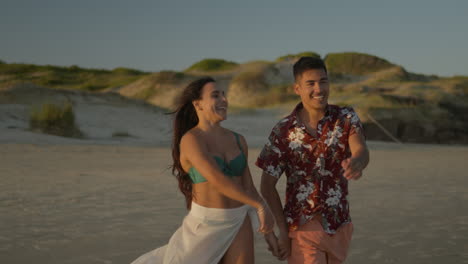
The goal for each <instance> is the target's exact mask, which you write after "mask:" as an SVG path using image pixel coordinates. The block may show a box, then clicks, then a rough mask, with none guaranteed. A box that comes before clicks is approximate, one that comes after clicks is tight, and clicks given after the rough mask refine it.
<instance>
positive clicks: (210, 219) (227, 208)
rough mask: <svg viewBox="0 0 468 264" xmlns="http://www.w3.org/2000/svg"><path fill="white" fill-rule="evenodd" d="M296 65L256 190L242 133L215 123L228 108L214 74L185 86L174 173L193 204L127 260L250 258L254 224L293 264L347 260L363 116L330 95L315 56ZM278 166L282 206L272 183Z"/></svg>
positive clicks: (361, 161) (210, 262)
mask: <svg viewBox="0 0 468 264" xmlns="http://www.w3.org/2000/svg"><path fill="white" fill-rule="evenodd" d="M293 74H294V78H295V83H294V91H295V93H296V94H298V95H299V96H300V98H301V102H300V103H299V104H298V105H297V106H296V107H295V109H294V110H293V111H292V113H291V114H290V115H288V116H287V117H285V118H284V119H282V120H280V121H279V122H278V123H277V124H276V125H275V126H274V127H273V129H272V131H271V133H270V136H269V138H268V141H267V143H266V144H265V146H264V147H263V149H262V151H261V153H260V155H259V157H258V158H257V161H256V165H257V166H258V167H259V168H261V169H262V170H263V174H262V179H261V186H260V190H261V191H260V193H261V195H260V194H259V192H258V191H257V189H256V188H255V186H254V184H253V181H252V176H251V174H250V170H249V167H248V164H247V159H248V147H247V143H246V140H245V139H244V137H243V136H241V135H239V134H237V133H236V132H233V131H230V130H228V129H226V128H223V127H222V126H221V125H220V123H221V122H222V121H223V120H225V119H226V117H227V107H228V102H227V100H226V97H225V94H224V91H223V90H221V89H219V88H217V86H216V82H215V80H214V79H212V78H210V77H205V78H201V79H198V80H195V81H193V82H192V83H190V84H189V85H188V86H187V87H186V88H185V90H184V91H183V94H182V95H181V97H180V101H179V104H178V108H177V109H176V111H175V112H174V114H175V119H174V127H173V145H172V156H173V162H174V163H173V170H172V172H173V174H174V175H175V176H176V177H177V179H178V182H179V189H180V190H181V192H182V193H183V194H184V196H185V198H186V202H187V204H186V205H187V208H188V209H189V213H188V215H187V216H186V217H185V218H184V220H183V223H182V226H181V227H180V228H179V229H178V230H177V231H176V232H175V233H174V234H173V236H172V237H171V239H170V240H169V243H168V244H167V245H165V246H163V247H160V248H158V249H155V250H153V251H150V252H148V253H146V254H144V255H142V256H141V257H139V258H138V259H137V260H135V261H134V262H133V264H149V263H164V264H166V263H174V264H175V263H193V264H198V263H200V264H215V263H224V264H231V263H254V244H253V243H254V242H253V241H254V239H253V236H254V232H255V231H258V232H261V233H263V234H264V236H265V240H266V242H267V243H268V248H269V250H270V251H271V252H272V254H273V255H274V256H275V257H277V258H278V259H279V260H287V261H288V263H290V264H291V263H294V264H295V263H328V264H330V263H343V262H344V261H345V259H346V256H347V252H348V248H349V245H350V241H351V236H352V232H353V224H352V222H351V217H350V214H349V202H348V200H347V195H348V181H349V180H357V179H359V178H360V177H361V176H362V171H363V169H364V168H365V167H366V166H367V164H368V162H369V152H368V149H367V146H366V143H365V138H364V135H363V129H362V125H361V123H360V120H359V117H358V116H357V114H356V113H355V112H354V110H353V109H352V108H350V107H339V106H335V105H331V104H328V95H329V80H328V74H327V69H326V66H325V64H324V62H323V61H322V60H321V59H319V58H313V57H302V58H300V59H299V60H298V61H297V62H296V63H295V64H294V66H293ZM283 173H285V174H286V177H287V186H286V197H285V199H284V201H285V202H284V206H283V204H282V202H281V200H282V199H281V198H280V195H279V194H278V191H277V189H276V184H277V181H278V179H279V178H280V176H281V175H282V174H283ZM262 197H263V198H262ZM275 225H276V227H277V228H276V230H277V231H278V232H277V233H275V232H274V228H275Z"/></svg>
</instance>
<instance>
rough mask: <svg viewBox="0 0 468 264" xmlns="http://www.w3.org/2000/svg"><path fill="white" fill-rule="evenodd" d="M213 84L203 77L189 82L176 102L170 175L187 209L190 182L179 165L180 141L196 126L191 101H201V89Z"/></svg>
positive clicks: (211, 80)
mask: <svg viewBox="0 0 468 264" xmlns="http://www.w3.org/2000/svg"><path fill="white" fill-rule="evenodd" d="M211 82H215V80H214V79H213V78H211V77H203V78H201V79H197V80H195V81H193V82H191V83H190V84H189V85H188V86H187V87H185V89H184V91H183V92H182V94H181V95H180V97H179V98H178V101H177V107H176V110H175V111H174V112H173V113H172V114H175V118H174V124H173V137H172V160H173V162H174V163H173V165H172V174H173V175H174V176H175V177H176V178H177V180H178V181H179V189H180V191H181V192H182V194H183V195H184V196H185V201H186V204H187V208H188V209H190V205H191V204H192V180H191V179H190V177H189V175H188V174H187V173H186V172H185V171H184V169H183V168H182V165H181V163H180V140H181V139H182V136H183V135H184V134H185V133H187V131H189V130H190V129H192V128H193V127H195V126H196V125H197V124H198V116H197V112H196V111H195V107H194V106H193V101H196V100H199V99H201V94H202V90H203V87H204V86H205V85H206V84H207V83H211Z"/></svg>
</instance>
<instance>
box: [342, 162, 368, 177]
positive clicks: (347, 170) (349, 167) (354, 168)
mask: <svg viewBox="0 0 468 264" xmlns="http://www.w3.org/2000/svg"><path fill="white" fill-rule="evenodd" d="M341 166H342V167H343V169H344V174H343V176H344V177H345V178H346V179H348V180H357V179H359V178H361V176H362V170H363V169H364V168H363V165H362V163H361V162H360V161H359V159H357V158H353V157H351V158H347V159H345V160H343V161H342V162H341Z"/></svg>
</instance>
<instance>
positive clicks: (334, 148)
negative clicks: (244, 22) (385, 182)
mask: <svg viewBox="0 0 468 264" xmlns="http://www.w3.org/2000/svg"><path fill="white" fill-rule="evenodd" d="M293 72H294V78H295V83H294V91H295V93H296V94H298V95H299V96H300V98H301V102H300V103H299V104H298V105H297V106H296V108H295V109H294V111H293V112H292V113H291V114H290V115H289V116H287V117H286V118H284V119H282V120H281V121H279V122H278V123H277V124H276V126H275V127H274V128H273V129H272V131H271V134H270V137H269V140H268V143H267V144H266V145H265V147H264V148H263V150H262V152H261V153H260V155H259V157H258V159H257V162H256V165H257V166H258V167H260V168H261V169H262V170H263V174H262V181H261V193H262V195H263V197H264V198H265V200H266V201H267V203H268V205H269V206H270V208H271V210H272V211H273V214H274V215H275V219H276V222H277V224H278V228H279V236H278V238H277V240H276V237H274V239H272V236H275V235H274V234H268V235H266V236H265V238H266V240H267V242H268V244H269V246H270V249H271V250H272V253H273V255H275V256H277V257H278V258H279V259H281V260H285V259H286V258H287V259H288V263H289V264H295V263H328V264H330V263H342V262H344V260H345V259H346V255H347V251H348V248H349V244H350V241H351V235H352V232H353V225H352V223H351V218H350V215H349V204H348V200H347V195H348V180H357V179H359V178H360V177H361V176H362V170H363V169H364V168H365V167H366V166H367V164H368V162H369V151H368V149H367V146H366V143H365V139H364V136H363V130H362V125H361V123H360V120H359V117H358V116H357V114H356V113H355V112H354V110H353V109H352V108H349V107H338V106H335V105H329V104H328V95H329V80H328V74H327V69H326V66H325V64H324V62H323V61H322V60H321V59H319V58H312V57H302V58H300V59H299V60H298V61H297V62H296V63H295V64H294V67H293ZM283 172H285V173H286V177H287V186H286V203H285V206H284V210H283V207H282V204H281V200H280V197H279V194H278V191H277V189H276V183H277V181H278V179H279V178H280V176H281V174H283ZM283 211H284V214H283Z"/></svg>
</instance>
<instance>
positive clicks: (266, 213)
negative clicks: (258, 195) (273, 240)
mask: <svg viewBox="0 0 468 264" xmlns="http://www.w3.org/2000/svg"><path fill="white" fill-rule="evenodd" d="M257 215H258V220H259V222H260V228H259V229H258V232H260V233H263V234H268V233H271V232H273V227H274V226H275V220H274V218H273V213H272V212H271V210H270V207H268V205H267V204H266V203H265V201H263V200H262V203H261V205H260V207H258V208H257Z"/></svg>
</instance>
